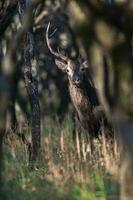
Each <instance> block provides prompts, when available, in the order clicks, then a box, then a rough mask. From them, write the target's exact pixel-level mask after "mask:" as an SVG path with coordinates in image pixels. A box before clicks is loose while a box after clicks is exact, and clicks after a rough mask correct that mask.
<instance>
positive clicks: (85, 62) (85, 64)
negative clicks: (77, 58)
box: [82, 60, 89, 68]
mask: <svg viewBox="0 0 133 200" xmlns="http://www.w3.org/2000/svg"><path fill="white" fill-rule="evenodd" d="M82 64H83V66H84V68H88V67H89V62H88V61H87V60H85V61H84V62H83V63H82Z"/></svg>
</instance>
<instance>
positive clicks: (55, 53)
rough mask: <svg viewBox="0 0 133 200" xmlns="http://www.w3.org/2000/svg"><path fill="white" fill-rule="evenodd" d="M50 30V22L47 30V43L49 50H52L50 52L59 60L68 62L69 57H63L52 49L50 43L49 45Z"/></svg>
mask: <svg viewBox="0 0 133 200" xmlns="http://www.w3.org/2000/svg"><path fill="white" fill-rule="evenodd" d="M49 28H50V22H49V23H48V26H47V29H46V42H47V45H48V49H49V50H50V52H51V53H52V54H53V55H54V56H56V57H57V58H61V59H62V60H64V61H66V60H67V57H66V56H64V55H62V54H61V53H60V52H59V53H57V52H55V51H54V50H53V49H52V47H51V45H50V43H49ZM56 31H57V29H55V30H54V31H53V33H52V34H51V36H53V35H54V33H55V32H56Z"/></svg>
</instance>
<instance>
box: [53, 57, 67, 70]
mask: <svg viewBox="0 0 133 200" xmlns="http://www.w3.org/2000/svg"><path fill="white" fill-rule="evenodd" d="M55 64H56V65H57V67H58V68H59V69H61V70H63V71H65V70H66V63H64V62H62V61H60V60H58V59H55Z"/></svg>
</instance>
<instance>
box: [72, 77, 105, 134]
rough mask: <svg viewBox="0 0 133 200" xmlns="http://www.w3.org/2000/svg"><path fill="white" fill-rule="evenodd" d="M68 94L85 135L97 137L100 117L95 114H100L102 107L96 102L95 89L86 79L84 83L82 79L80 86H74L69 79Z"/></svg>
mask: <svg viewBox="0 0 133 200" xmlns="http://www.w3.org/2000/svg"><path fill="white" fill-rule="evenodd" d="M86 78H87V77H86ZM69 94H70V97H71V101H72V103H73V106H74V107H75V110H76V113H77V117H78V120H79V121H80V124H81V125H82V126H83V128H84V129H85V130H86V131H87V134H90V137H97V136H98V132H99V129H100V120H101V119H100V118H101V116H100V115H99V116H100V117H97V114H96V113H97V111H98V112H99V111H100V112H101V113H102V107H101V106H100V104H99V102H98V99H97V96H96V93H95V88H93V87H92V86H91V85H90V83H89V82H88V81H87V79H86V81H85V79H83V80H82V82H81V85H80V86H76V85H75V84H74V83H73V82H72V81H71V79H69ZM99 114H100V113H99Z"/></svg>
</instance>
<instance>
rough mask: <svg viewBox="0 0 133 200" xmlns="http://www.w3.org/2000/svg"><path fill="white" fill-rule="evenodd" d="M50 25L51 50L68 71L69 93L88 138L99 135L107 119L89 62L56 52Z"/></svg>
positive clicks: (57, 61)
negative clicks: (92, 80)
mask: <svg viewBox="0 0 133 200" xmlns="http://www.w3.org/2000/svg"><path fill="white" fill-rule="evenodd" d="M49 26H50V24H49V25H48V27H47V31H46V42H47V45H48V48H49V50H50V52H51V53H52V54H53V55H54V56H55V64H56V65H57V67H58V68H60V69H61V70H62V71H64V72H66V73H67V75H68V80H69V93H70V97H71V100H72V103H73V106H74V107H75V110H76V113H77V117H78V120H79V121H80V124H81V125H82V126H83V128H84V129H85V130H86V132H87V136H89V137H88V138H89V139H90V138H93V137H97V136H98V135H99V130H100V128H101V122H102V121H106V122H107V120H106V117H105V115H104V111H103V108H102V106H101V105H100V104H99V100H98V97H97V94H96V89H95V88H94V86H92V84H91V82H90V81H89V79H88V74H87V71H86V70H87V68H88V64H87V63H86V61H85V62H83V60H82V59H81V58H80V57H78V58H76V59H75V60H72V59H70V58H68V57H66V56H64V55H62V54H61V53H60V52H59V51H58V52H54V50H53V49H52V48H51V46H50V43H49V38H48V31H49Z"/></svg>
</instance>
